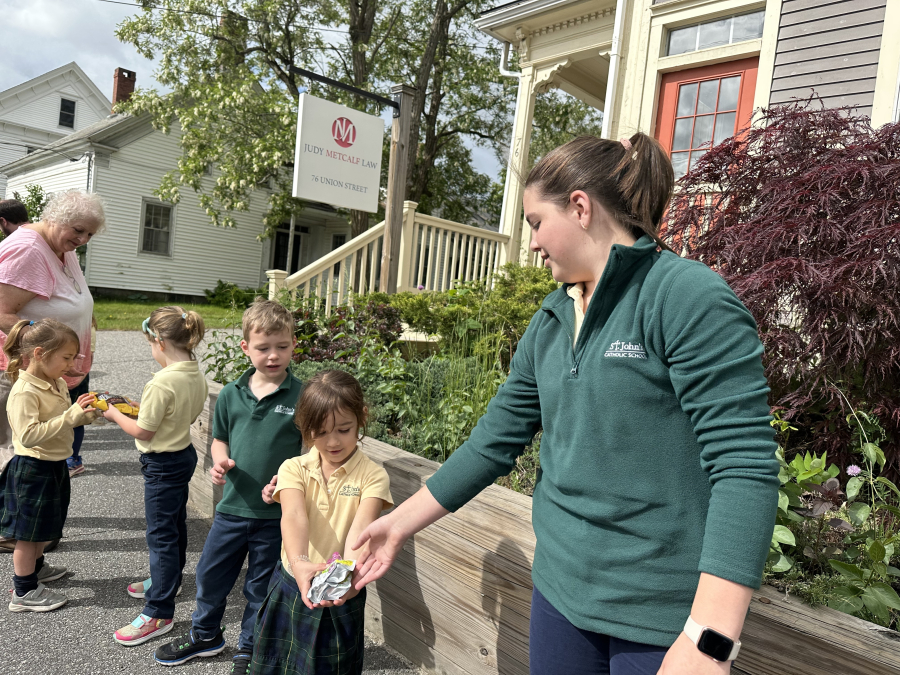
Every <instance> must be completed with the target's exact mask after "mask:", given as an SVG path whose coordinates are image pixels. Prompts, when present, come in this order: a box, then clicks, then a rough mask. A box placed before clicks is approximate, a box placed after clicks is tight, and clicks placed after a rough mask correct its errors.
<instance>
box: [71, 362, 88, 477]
mask: <svg viewBox="0 0 900 675" xmlns="http://www.w3.org/2000/svg"><path fill="white" fill-rule="evenodd" d="M90 384H91V374H90V373H88V374H87V375H85V376H84V379H83V380H82V381H81V382H80V383H79V384H77V385H75V386H74V387H72V388H71V389H69V396H70V397H71V399H72V403H75V401H77V400H78V397H79V396H81V395H82V394H86V393H88V392H89V391H90ZM74 431H75V440H74V441H73V442H72V456H71V457H70V458H69V459H68V460H67V463H68V465H69V466H70V467H72V466H75V465H77V464H81V444H82V442H84V427H75V429H74Z"/></svg>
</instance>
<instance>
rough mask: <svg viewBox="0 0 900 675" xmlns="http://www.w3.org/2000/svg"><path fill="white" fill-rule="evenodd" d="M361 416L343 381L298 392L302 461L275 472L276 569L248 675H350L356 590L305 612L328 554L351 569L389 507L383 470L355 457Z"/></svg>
mask: <svg viewBox="0 0 900 675" xmlns="http://www.w3.org/2000/svg"><path fill="white" fill-rule="evenodd" d="M367 414H368V410H367V408H366V405H365V401H364V399H363V393H362V388H361V387H360V385H359V382H357V381H356V378H354V377H353V376H352V375H350V374H348V373H345V372H342V371H339V370H325V371H322V372H320V373H318V374H317V375H315V376H314V377H312V378H311V379H310V380H309V381H308V382H307V383H306V385H305V386H304V387H303V393H302V394H300V400H299V401H298V402H297V405H296V410H295V412H294V423H295V424H296V425H297V428H298V429H299V430H300V433H301V435H302V436H303V441H304V443H305V444H306V445H307V446H308V447H309V448H310V451H309V453H307V454H306V455H302V456H299V457H294V458H291V459H289V460H287V461H286V462H284V463H283V464H282V465H281V468H279V469H278V480H277V484H276V488H275V492H274V495H273V498H274V500H275V501H277V502H280V503H281V537H282V545H281V562H280V563H279V564H278V566H277V567H276V568H275V571H274V572H273V573H272V580H271V581H270V582H269V593H268V595H267V596H266V599H265V601H264V602H263V604H262V606H261V607H260V609H259V613H258V614H257V615H256V629H255V630H254V638H253V658H252V660H251V663H250V669H249V675H313V674H315V673H329V674H330V675H359V674H360V673H362V664H363V624H364V617H365V608H366V592H365V589H363V590H358V589H356V588H353V587H352V586H351V588H350V589H348V590H347V592H346V594H344V595H343V596H342V597H341V598H340V599H338V600H336V601H334V602H331V601H322V602H318V603H316V602H313V601H312V600H311V599H310V598H309V597H308V593H309V589H310V586H311V585H312V580H313V577H315V576H316V575H317V574H318V573H319V572H321V571H322V570H324V569H325V567H326V566H325V562H326V561H328V560H329V559H330V558H331V556H332V554H334V553H338V554H339V555H340V557H341V558H344V559H347V560H356V558H357V555H358V554H359V551H357V550H355V549H354V548H353V546H352V543H353V542H355V541H356V539H357V538H358V537H359V534H360V533H361V532H362V531H363V530H364V529H365V528H366V527H367V526H368V525H369V524H371V523H372V522H374V521H375V519H376V518H378V516H380V515H381V512H382V511H383V510H384V509H386V508H390V507H391V506H393V500H392V498H391V491H390V479H389V478H388V475H387V472H386V471H385V470H384V468H383V467H381V466H379V465H377V464H376V463H375V462H373V461H372V460H371V459H369V458H368V457H366V456H365V455H364V454H363V452H362V450H361V449H360V448H359V441H360V440H361V439H362V436H363V435H364V434H362V433H360V430H364V429H365V426H366V416H367Z"/></svg>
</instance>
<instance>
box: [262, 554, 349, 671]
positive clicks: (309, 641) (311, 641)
mask: <svg viewBox="0 0 900 675" xmlns="http://www.w3.org/2000/svg"><path fill="white" fill-rule="evenodd" d="M365 611H366V590H365V589H363V590H362V591H360V593H359V595H357V596H356V597H355V598H352V599H351V600H349V601H348V602H347V604H345V605H341V606H340V607H322V608H319V609H315V610H310V609H308V608H307V607H306V605H304V604H303V600H301V599H300V589H299V588H298V587H297V582H296V580H295V579H294V578H293V577H292V576H291V575H290V574H288V573H287V572H285V571H284V568H283V567H282V565H281V563H280V562H279V563H278V566H277V567H276V568H275V571H274V572H273V573H272V581H271V582H270V583H269V594H268V595H267V596H266V599H265V600H264V601H263V604H262V607H260V608H259V613H258V614H257V615H256V629H255V630H254V631H253V660H252V661H251V663H250V673H251V675H360V673H362V667H363V649H364V648H363V627H364V623H365Z"/></svg>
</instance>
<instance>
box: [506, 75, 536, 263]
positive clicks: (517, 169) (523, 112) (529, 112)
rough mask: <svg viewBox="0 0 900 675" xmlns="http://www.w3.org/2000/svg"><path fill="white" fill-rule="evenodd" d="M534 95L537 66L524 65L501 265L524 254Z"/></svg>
mask: <svg viewBox="0 0 900 675" xmlns="http://www.w3.org/2000/svg"><path fill="white" fill-rule="evenodd" d="M534 96H535V92H534V67H533V66H526V67H524V68H522V76H521V77H520V78H519V93H518V96H517V97H516V115H515V118H514V120H513V133H512V142H511V143H510V146H509V148H510V153H509V155H510V156H509V166H507V167H506V186H505V187H504V189H503V208H502V210H501V212H500V232H502V233H503V234H508V235H509V243H508V244H507V245H506V246H504V247H503V249H502V250H501V252H500V264H501V265H503V264H505V263H507V262H509V261H511V260H519V259H520V258H521V257H522V250H523V241H522V223H523V217H522V193H523V192H524V191H525V178H526V177H527V175H528V150H529V147H530V146H531V125H532V122H533V119H534ZM529 240H530V239H529ZM524 246H525V247H527V246H528V241H525V242H524Z"/></svg>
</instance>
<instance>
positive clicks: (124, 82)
mask: <svg viewBox="0 0 900 675" xmlns="http://www.w3.org/2000/svg"><path fill="white" fill-rule="evenodd" d="M134 80H135V74H134V71H133V70H125V69H124V68H116V72H115V75H113V100H112V104H113V112H115V107H116V104H117V103H122V102H123V101H127V100H128V99H129V98H131V94H132V93H133V92H134Z"/></svg>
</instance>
